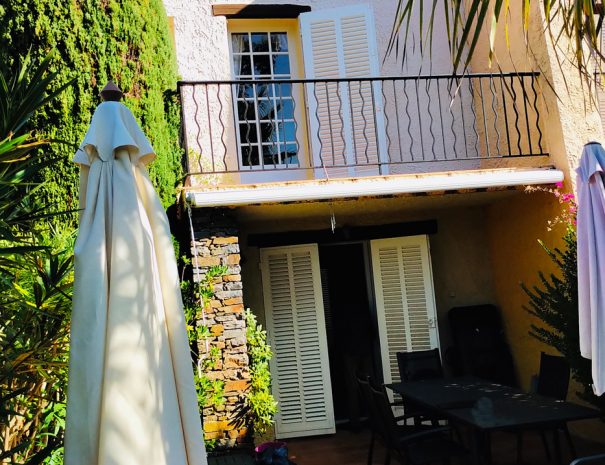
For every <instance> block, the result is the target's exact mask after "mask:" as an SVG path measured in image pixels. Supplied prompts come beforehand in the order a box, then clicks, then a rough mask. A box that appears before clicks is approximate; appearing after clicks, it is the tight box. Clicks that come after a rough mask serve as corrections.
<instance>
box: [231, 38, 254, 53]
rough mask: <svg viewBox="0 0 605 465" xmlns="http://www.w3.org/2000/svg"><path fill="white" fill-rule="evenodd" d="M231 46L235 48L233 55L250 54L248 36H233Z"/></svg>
mask: <svg viewBox="0 0 605 465" xmlns="http://www.w3.org/2000/svg"><path fill="white" fill-rule="evenodd" d="M231 46H232V47H233V53H241V52H249V51H250V41H249V40H248V34H231Z"/></svg>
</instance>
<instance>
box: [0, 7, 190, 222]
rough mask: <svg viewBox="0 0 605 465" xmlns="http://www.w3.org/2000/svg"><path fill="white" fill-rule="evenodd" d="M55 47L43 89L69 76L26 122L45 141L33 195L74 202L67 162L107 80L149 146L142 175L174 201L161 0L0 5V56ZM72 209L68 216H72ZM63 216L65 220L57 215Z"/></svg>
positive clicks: (175, 116) (66, 206)
mask: <svg viewBox="0 0 605 465" xmlns="http://www.w3.org/2000/svg"><path fill="white" fill-rule="evenodd" d="M51 49H55V50H56V51H57V53H56V55H55V59H53V60H52V65H51V71H53V72H55V73H56V76H53V79H52V81H51V82H50V83H49V90H50V91H51V92H54V91H57V90H59V89H60V88H61V87H62V86H63V85H65V83H67V82H68V81H70V80H71V79H74V80H75V82H74V85H73V86H70V87H69V88H68V89H67V90H66V91H65V92H63V93H61V95H60V96H59V98H58V99H56V100H55V101H54V104H53V105H52V106H46V107H44V109H43V110H39V111H37V112H36V113H35V115H34V117H33V119H32V121H31V128H33V129H35V130H37V131H38V132H39V133H40V134H41V135H42V136H43V137H45V138H47V139H57V140H62V141H67V142H68V143H70V144H71V146H65V145H58V144H57V145H53V146H51V147H50V148H49V149H48V153H47V158H48V159H52V167H50V166H49V167H45V168H44V170H43V171H42V173H41V174H42V179H44V181H45V183H44V185H43V186H42V187H41V192H40V194H41V195H44V196H45V197H47V198H48V200H49V204H50V205H53V206H54V210H60V211H65V210H70V209H74V208H76V207H77V188H76V187H77V169H76V167H75V166H74V164H73V163H72V162H71V158H72V156H73V153H74V151H75V149H74V147H75V144H79V143H80V141H81V140H82V138H83V136H84V134H85V132H86V129H87V127H88V124H89V122H90V119H91V116H92V113H93V111H94V109H95V108H96V106H97V104H98V103H99V102H100V99H99V91H100V89H101V88H102V87H103V86H104V85H105V83H106V82H107V81H108V80H109V79H113V80H114V81H116V82H117V83H118V85H119V86H120V87H121V88H122V89H123V90H124V91H125V94H126V95H125V100H124V103H125V104H126V105H127V106H128V107H130V109H131V110H132V111H133V113H134V115H135V117H136V118H137V119H138V120H139V121H140V123H141V126H142V128H143V131H144V132H145V133H146V134H147V136H148V137H149V139H150V141H151V143H152V145H153V147H154V149H155V150H156V152H157V155H158V157H157V159H156V161H155V162H154V163H153V164H152V165H151V167H150V177H151V179H152V181H153V183H154V185H155V186H156V188H157V189H158V192H159V194H160V197H161V199H162V202H163V203H164V205H165V206H167V205H169V204H172V203H174V196H175V190H174V187H175V184H176V182H177V180H178V179H179V178H180V176H181V175H180V173H181V164H180V161H181V150H180V148H179V143H178V131H179V110H178V105H177V101H176V95H175V94H174V93H173V92H171V90H170V89H174V88H175V86H176V80H177V70H176V60H175V56H174V50H173V46H172V43H171V39H170V33H169V28H168V21H167V18H166V15H165V12H164V8H163V5H162V1H161V0H124V1H117V0H107V1H94V0H73V1H63V0H7V1H5V2H3V4H2V6H0V62H4V63H12V62H13V61H15V59H16V58H15V57H17V56H19V55H21V56H23V55H26V54H27V52H28V51H29V50H31V55H32V57H33V58H40V57H43V56H46V54H47V52H48V50H51ZM75 220H76V218H75V216H72V217H70V220H69V221H71V222H72V223H73V222H75ZM64 221H65V220H64Z"/></svg>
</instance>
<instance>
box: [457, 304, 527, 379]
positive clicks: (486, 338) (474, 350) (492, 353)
mask: <svg viewBox="0 0 605 465" xmlns="http://www.w3.org/2000/svg"><path fill="white" fill-rule="evenodd" d="M448 317H449V322H450V327H451V329H452V339H453V342H454V346H453V348H452V350H450V351H449V354H448V355H449V356H448V363H451V365H452V371H453V374H454V375H455V376H462V375H472V376H477V377H479V378H483V379H485V380H488V381H493V382H495V383H500V384H505V385H508V386H516V385H517V379H516V374H515V368H514V363H513V357H512V354H511V352H510V348H509V347H508V344H507V342H506V337H505V334H504V328H503V326H502V320H501V318H500V312H499V310H498V308H497V307H496V306H494V305H474V306H470V307H456V308H452V309H451V310H450V311H449V314H448Z"/></svg>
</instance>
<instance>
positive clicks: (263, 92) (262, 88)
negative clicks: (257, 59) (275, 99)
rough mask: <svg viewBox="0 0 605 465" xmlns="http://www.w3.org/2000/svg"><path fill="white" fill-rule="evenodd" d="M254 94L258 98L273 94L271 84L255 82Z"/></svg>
mask: <svg viewBox="0 0 605 465" xmlns="http://www.w3.org/2000/svg"><path fill="white" fill-rule="evenodd" d="M256 96H257V97H258V98H268V97H272V96H273V86H272V85H271V84H257V85H256Z"/></svg>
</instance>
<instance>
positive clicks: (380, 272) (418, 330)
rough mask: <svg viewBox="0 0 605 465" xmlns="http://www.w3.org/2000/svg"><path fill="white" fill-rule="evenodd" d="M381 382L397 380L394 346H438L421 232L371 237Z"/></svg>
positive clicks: (425, 243) (399, 348)
mask: <svg viewBox="0 0 605 465" xmlns="http://www.w3.org/2000/svg"><path fill="white" fill-rule="evenodd" d="M371 251H372V271H373V277H374V287H375V292H376V308H377V314H378V332H379V336H380V350H381V358H382V368H383V376H384V382H385V383H394V382H398V381H400V377H399V368H398V366H397V355H396V354H397V352H402V351H406V352H409V351H416V350H428V349H434V348H437V347H439V334H438V330H437V316H436V309H435V296H434V291H433V278H432V273H431V265H430V256H429V247H428V240H427V237H426V236H409V237H397V238H392V239H378V240H374V241H371Z"/></svg>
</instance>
